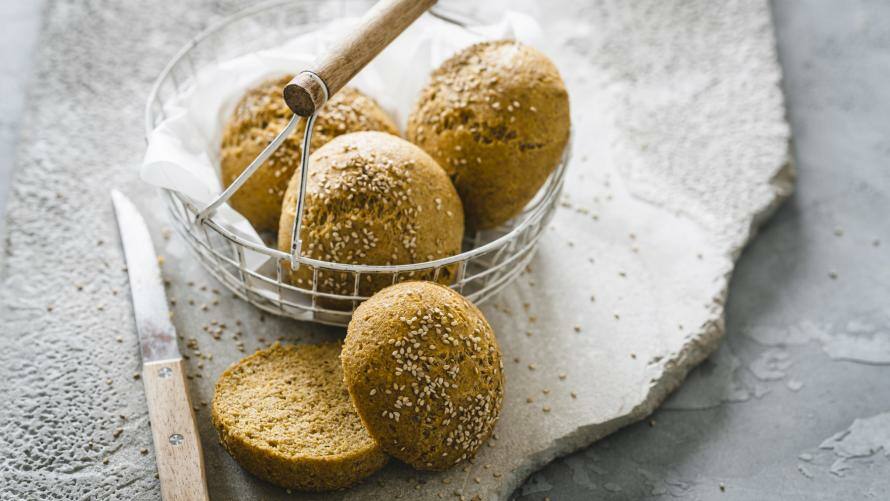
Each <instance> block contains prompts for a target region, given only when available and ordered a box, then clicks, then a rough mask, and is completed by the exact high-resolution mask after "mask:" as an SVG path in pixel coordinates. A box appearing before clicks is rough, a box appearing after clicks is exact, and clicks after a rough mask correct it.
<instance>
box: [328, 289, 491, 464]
mask: <svg viewBox="0 0 890 501" xmlns="http://www.w3.org/2000/svg"><path fill="white" fill-rule="evenodd" d="M340 359H341V361H342V363H343V375H344V378H345V381H346V386H347V387H348V388H349V395H350V396H351V397H352V402H353V404H355V409H356V410H357V411H358V414H359V416H361V418H362V421H363V422H364V423H365V426H367V429H368V431H369V432H370V434H371V436H373V437H374V438H375V439H376V440H377V441H378V443H380V446H381V447H382V448H383V450H384V451H386V452H387V453H389V454H390V455H392V456H394V457H396V458H398V459H400V460H402V461H404V462H406V463H408V464H410V465H411V466H414V467H415V468H418V469H423V470H443V469H446V468H449V467H451V466H453V465H454V464H457V463H459V462H460V461H463V460H465V459H468V458H471V457H473V456H474V455H475V453H476V451H477V450H478V449H479V447H480V446H481V445H482V444H483V443H485V441H486V440H488V438H489V437H490V436H491V433H492V429H493V428H494V425H495V422H496V421H497V418H498V415H499V414H500V410H501V402H502V400H503V396H504V375H503V364H502V362H501V352H500V349H499V348H498V344H497V340H496V339H495V336H494V332H493V331H492V329H491V326H490V325H489V324H488V322H487V321H486V320H485V317H484V316H482V313H481V312H480V311H479V310H478V309H477V308H476V307H475V306H474V305H473V304H472V303H470V301H468V300H467V299H466V298H464V297H463V296H461V295H460V294H458V293H457V292H455V291H453V290H451V289H450V288H448V287H444V286H442V285H439V284H435V283H432V282H405V283H401V284H397V285H393V286H391V287H388V288H386V289H383V290H382V291H380V292H378V293H377V294H376V295H374V297H372V298H371V299H369V300H367V301H365V302H364V303H362V304H361V305H360V306H359V307H358V309H357V310H356V311H355V313H354V314H353V316H352V321H351V322H350V323H349V328H348V332H347V335H346V341H345V343H344V345H343V352H342V354H341V355H340Z"/></svg>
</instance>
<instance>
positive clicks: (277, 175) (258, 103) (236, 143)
mask: <svg viewBox="0 0 890 501" xmlns="http://www.w3.org/2000/svg"><path fill="white" fill-rule="evenodd" d="M290 80H291V76H290V75H287V76H283V77H280V78H273V79H269V80H266V81H264V82H262V83H261V84H259V85H257V86H256V87H253V88H251V89H250V90H248V91H247V93H246V94H245V95H244V97H243V98H242V99H241V101H240V102H239V103H238V105H237V106H236V107H235V111H234V112H233V113H232V116H231V117H230V118H229V121H228V122H227V124H226V126H225V129H224V131H223V139H222V151H221V155H220V156H221V158H220V170H221V173H222V180H223V184H225V185H226V186H229V185H230V184H232V182H233V181H235V178H237V177H238V176H239V175H240V174H241V172H242V171H244V169H245V168H247V166H248V165H250V163H251V162H252V161H253V160H254V158H256V157H257V155H259V154H260V152H261V151H262V150H263V148H265V147H266V145H268V144H269V142H271V141H272V139H273V138H274V137H275V136H276V135H277V134H278V133H279V132H281V130H282V129H284V127H285V126H286V125H287V122H288V121H289V120H290V118H291V115H293V113H292V112H291V111H290V109H289V108H288V107H287V105H286V104H285V102H284V98H283V97H282V89H284V86H285V85H286V84H287V83H288V82H289V81H290ZM305 129H306V121H305V120H300V123H299V125H298V126H297V128H296V130H295V131H294V132H293V133H292V134H291V135H290V136H288V138H287V139H286V140H285V141H284V143H283V144H282V145H281V147H279V148H278V150H276V151H275V153H273V154H272V156H271V157H269V159H268V160H266V162H265V163H263V165H262V167H260V168H259V170H257V171H256V172H254V174H253V176H251V178H250V179H249V180H248V181H247V182H246V183H245V184H244V185H243V186H242V187H241V188H240V189H239V190H238V192H237V193H235V194H234V195H233V196H232V198H231V199H230V200H229V203H230V204H231V205H232V207H233V208H234V209H235V210H237V211H238V212H239V213H241V214H242V215H243V216H244V217H246V218H247V219H248V220H249V221H250V222H251V223H252V224H253V226H254V228H256V230H257V231H260V232H265V231H275V230H276V228H277V227H278V219H279V215H280V214H281V201H282V200H283V199H284V192H285V189H286V188H287V183H288V181H289V180H290V178H291V176H292V175H293V173H294V171H295V170H297V168H298V167H299V165H300V152H301V149H302V141H303V131H304V130H305ZM362 130H377V131H384V132H388V133H390V134H398V128H397V127H396V125H395V123H393V121H392V119H390V118H389V116H387V115H386V113H385V112H384V111H383V110H382V109H381V108H380V106H378V105H377V103H376V102H375V101H374V100H373V99H371V98H370V97H368V96H366V95H365V94H363V93H361V92H360V91H358V90H356V89H354V88H350V87H346V88H344V89H342V90H340V92H338V93H337V94H335V95H334V96H333V97H332V98H331V100H330V101H328V102H327V104H325V106H324V107H323V108H322V109H321V111H320V112H319V113H318V117H317V119H316V121H315V127H314V128H313V129H312V141H311V145H312V150H313V151H314V150H315V149H317V148H319V147H321V146H322V145H324V144H325V143H327V142H328V141H330V140H331V139H333V138H335V137H337V136H339V135H342V134H346V133H349V132H356V131H362Z"/></svg>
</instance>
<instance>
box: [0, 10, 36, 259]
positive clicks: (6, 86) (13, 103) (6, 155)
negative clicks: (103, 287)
mask: <svg viewBox="0 0 890 501" xmlns="http://www.w3.org/2000/svg"><path fill="white" fill-rule="evenodd" d="M42 11H43V0H0V96H2V98H0V210H2V208H3V207H5V206H6V194H7V191H8V190H9V181H10V179H11V176H12V168H13V165H14V163H15V149H16V143H17V142H18V131H19V123H20V120H21V116H22V110H23V108H24V105H25V95H26V94H27V86H28V84H29V82H30V81H31V61H32V54H33V51H34V44H35V43H36V42H37V37H38V33H39V32H40V17H41V16H40V14H41V12H42ZM5 224H6V218H5V217H4V218H0V235H2V234H4V231H3V228H4V226H5ZM2 249H3V243H2V242H0V250H2Z"/></svg>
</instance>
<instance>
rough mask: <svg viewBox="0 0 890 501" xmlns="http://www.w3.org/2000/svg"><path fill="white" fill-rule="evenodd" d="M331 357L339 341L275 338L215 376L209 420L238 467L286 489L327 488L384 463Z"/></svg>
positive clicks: (357, 477)
mask: <svg viewBox="0 0 890 501" xmlns="http://www.w3.org/2000/svg"><path fill="white" fill-rule="evenodd" d="M339 354H340V344H339V343H328V344H320V345H301V346H292V345H289V346H283V345H279V344H277V343H276V344H275V345H273V346H272V347H270V348H268V349H265V350H261V351H258V352H256V353H254V354H253V355H250V356H248V357H246V358H244V359H242V360H241V361H240V362H237V363H235V364H234V365H232V366H231V367H229V369H228V370H226V371H225V372H224V373H223V375H222V376H220V378H219V381H217V383H216V393H215V395H214V397H213V415H212V419H213V425H214V426H215V427H216V430H217V431H218V432H219V439H220V442H221V443H222V445H223V447H225V449H226V450H227V451H229V454H231V455H232V457H234V458H235V460H236V461H238V463H240V464H241V466H243V467H244V469H246V470H247V471H249V472H251V473H253V474H254V475H256V476H258V477H260V478H262V479H264V480H266V481H268V482H271V483H273V484H275V485H278V486H281V487H285V488H288V489H299V490H306V491H327V490H334V489H342V488H345V487H348V486H350V485H352V484H354V483H356V482H358V481H359V480H361V479H363V478H365V477H367V476H369V475H371V474H372V473H374V472H375V471H377V470H378V469H380V468H381V467H383V465H384V464H386V461H387V457H386V455H385V454H384V453H383V452H382V451H381V450H380V447H379V446H378V445H377V442H376V441H375V440H374V439H373V438H371V436H370V435H369V434H368V432H367V430H366V429H365V427H364V425H363V424H362V422H361V420H360V419H359V417H358V415H356V413H355V409H354V408H353V406H352V403H351V402H350V399H349V395H348V394H347V392H346V387H345V385H344V384H343V370H342V368H341V366H340V360H339V358H338V357H339Z"/></svg>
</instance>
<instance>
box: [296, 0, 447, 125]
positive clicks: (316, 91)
mask: <svg viewBox="0 0 890 501" xmlns="http://www.w3.org/2000/svg"><path fill="white" fill-rule="evenodd" d="M435 3H436V0H380V1H379V2H377V3H376V4H375V5H374V6H373V7H371V10H369V11H368V12H367V13H366V14H365V15H364V17H363V18H362V20H361V22H360V23H359V25H358V27H357V29H356V30H355V31H353V32H352V33H350V34H349V35H347V36H346V37H345V38H344V39H343V40H341V41H340V42H339V43H338V44H337V45H336V46H335V47H334V50H332V51H331V52H330V53H328V54H327V55H325V56H324V57H323V58H322V59H321V60H319V61H317V62H316V63H315V66H314V68H313V69H311V70H307V71H303V72H301V73H300V74H298V75H297V76H295V77H294V78H293V80H291V81H290V82H289V83H288V84H287V85H286V86H285V87H284V101H285V102H286V103H287V106H288V107H289V108H290V109H291V111H293V112H294V113H295V114H297V115H300V116H302V117H308V116H310V115H312V114H313V113H315V112H316V111H318V110H319V109H321V107H322V106H324V103H325V102H327V100H328V99H330V97H331V96H333V95H334V94H336V93H337V92H338V91H339V90H340V89H342V88H343V86H344V85H346V83H347V82H349V80H351V79H352V77H354V76H355V74H356V73H358V72H359V71H361V69H362V68H364V67H365V65H367V64H368V63H369V62H370V61H371V60H372V59H374V57H376V56H377V54H379V53H380V52H381V51H382V50H383V49H384V48H386V46H387V45H389V44H390V42H392V41H393V40H394V39H395V38H396V37H397V36H399V34H400V33H402V32H403V31H405V28H407V27H408V26H409V25H410V24H411V23H413V22H414V21H415V20H416V19H417V18H418V17H420V15H421V14H423V13H424V12H426V11H427V9H429V8H430V7H432V6H433V5H434V4H435Z"/></svg>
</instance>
